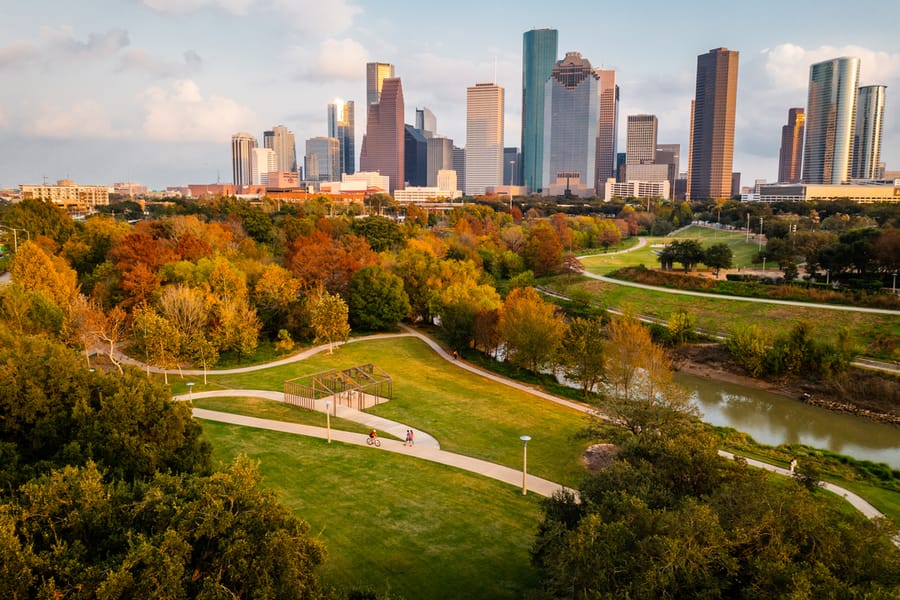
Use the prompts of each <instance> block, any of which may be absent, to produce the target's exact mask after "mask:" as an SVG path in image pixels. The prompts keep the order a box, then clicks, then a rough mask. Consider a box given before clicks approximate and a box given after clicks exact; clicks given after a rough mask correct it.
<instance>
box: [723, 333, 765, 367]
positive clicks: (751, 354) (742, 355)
mask: <svg viewBox="0 0 900 600" xmlns="http://www.w3.org/2000/svg"><path fill="white" fill-rule="evenodd" d="M769 343H770V340H769V339H768V337H767V336H765V334H763V332H762V330H761V329H760V328H759V326H758V325H739V326H737V327H735V328H734V329H733V330H732V331H731V333H730V334H729V335H728V337H727V338H726V340H725V347H726V348H727V349H728V352H729V354H730V355H731V358H732V359H734V361H735V362H737V363H738V364H739V365H741V367H743V368H744V369H745V370H746V371H747V372H748V373H749V374H750V375H751V376H753V377H759V376H760V375H762V374H763V373H764V372H765V370H766V355H767V353H768V347H769Z"/></svg>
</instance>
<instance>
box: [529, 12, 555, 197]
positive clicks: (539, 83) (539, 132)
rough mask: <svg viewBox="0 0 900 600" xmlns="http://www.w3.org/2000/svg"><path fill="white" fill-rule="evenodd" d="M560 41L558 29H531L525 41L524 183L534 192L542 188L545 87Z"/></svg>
mask: <svg viewBox="0 0 900 600" xmlns="http://www.w3.org/2000/svg"><path fill="white" fill-rule="evenodd" d="M558 40H559V33H558V32H557V31H556V30H555V29H532V30H531V31H526V32H525V34H524V35H523V40H522V146H521V148H522V179H523V181H522V183H523V185H526V186H528V187H529V188H531V190H532V191H534V192H538V191H540V190H541V188H542V187H543V181H542V179H541V174H542V171H543V168H544V83H545V82H546V81H547V79H549V78H550V73H551V72H552V71H553V65H555V64H556V55H557V45H558Z"/></svg>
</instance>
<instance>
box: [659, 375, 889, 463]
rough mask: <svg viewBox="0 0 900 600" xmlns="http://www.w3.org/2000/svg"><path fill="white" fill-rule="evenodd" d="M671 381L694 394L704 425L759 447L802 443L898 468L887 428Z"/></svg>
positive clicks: (739, 389)
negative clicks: (739, 433)
mask: <svg viewBox="0 0 900 600" xmlns="http://www.w3.org/2000/svg"><path fill="white" fill-rule="evenodd" d="M675 380H676V381H677V382H678V383H680V384H681V385H684V386H685V387H687V388H688V389H691V390H693V391H694V400H695V401H696V402H697V406H698V407H699V408H700V412H701V413H702V414H703V420H704V421H706V422H707V423H711V424H713V425H721V426H727V427H733V428H735V429H737V430H739V431H743V432H745V433H748V434H749V435H751V436H752V437H753V439H755V440H756V441H757V442H760V443H762V444H768V445H772V446H777V445H778V444H793V443H798V444H806V445H808V446H813V447H816V448H824V449H827V450H831V451H833V452H839V453H841V454H847V455H849V456H853V457H855V458H859V459H866V460H871V461H875V462H884V463H887V464H889V465H891V466H892V467H894V468H895V469H900V428H898V427H895V426H893V425H887V424H883V423H875V422H873V421H869V420H866V419H863V418H861V417H854V416H853V415H845V414H841V413H834V412H831V411H828V410H825V409H823V408H818V407H815V406H810V405H808V404H804V403H802V402H800V401H798V400H793V399H791V398H786V397H784V396H779V395H777V394H772V393H770V392H766V391H764V390H755V389H752V388H747V387H744V386H741V385H737V384H733V383H727V382H721V381H715V380H712V379H706V378H703V377H698V376H695V375H688V374H686V373H676V375H675Z"/></svg>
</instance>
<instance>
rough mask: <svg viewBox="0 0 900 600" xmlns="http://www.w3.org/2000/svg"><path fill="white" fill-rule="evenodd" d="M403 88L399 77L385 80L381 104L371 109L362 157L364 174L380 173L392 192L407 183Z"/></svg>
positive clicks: (360, 160)
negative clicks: (370, 172)
mask: <svg viewBox="0 0 900 600" xmlns="http://www.w3.org/2000/svg"><path fill="white" fill-rule="evenodd" d="M403 111H404V104H403V86H402V85H401V83H400V78H399V77H392V78H389V79H385V80H384V82H383V85H382V89H381V100H380V101H379V102H376V103H375V104H370V105H369V114H368V119H367V124H366V135H364V136H363V142H362V149H361V151H360V154H359V167H360V169H362V170H363V171H377V172H378V173H380V174H382V175H384V176H387V177H389V178H390V192H391V193H393V192H394V190H398V189H399V190H402V189H403V182H404V174H403V169H404V158H405V157H404V146H403V137H404V133H405V126H404V123H403Z"/></svg>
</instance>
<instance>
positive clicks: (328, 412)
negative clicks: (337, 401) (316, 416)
mask: <svg viewBox="0 0 900 600" xmlns="http://www.w3.org/2000/svg"><path fill="white" fill-rule="evenodd" d="M325 427H327V428H328V443H329V444H330V443H331V401H329V400H326V401H325Z"/></svg>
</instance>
